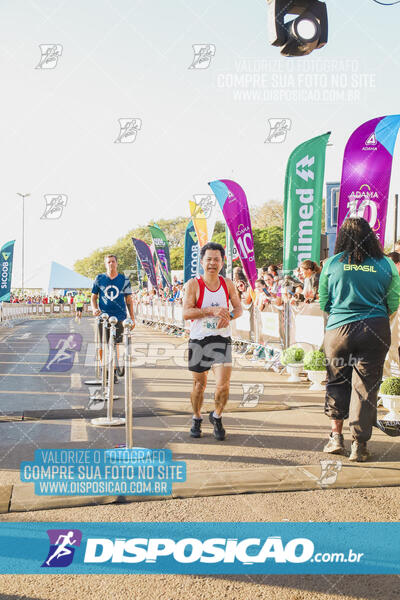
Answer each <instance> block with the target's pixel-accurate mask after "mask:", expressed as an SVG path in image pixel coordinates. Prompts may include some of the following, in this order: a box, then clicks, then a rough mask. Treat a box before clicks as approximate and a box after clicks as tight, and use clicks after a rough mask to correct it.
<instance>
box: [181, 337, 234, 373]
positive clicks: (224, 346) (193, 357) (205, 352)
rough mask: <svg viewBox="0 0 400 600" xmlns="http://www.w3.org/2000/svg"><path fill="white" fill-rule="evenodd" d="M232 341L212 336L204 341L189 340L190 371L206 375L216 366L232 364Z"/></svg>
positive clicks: (227, 338)
mask: <svg viewBox="0 0 400 600" xmlns="http://www.w3.org/2000/svg"><path fill="white" fill-rule="evenodd" d="M231 342H232V340H231V338H230V337H223V336H222V335H210V336H207V337H205V338H204V339H203V340H189V356H188V359H189V371H194V372H196V373H204V371H209V370H210V369H211V367H212V366H213V365H216V364H231V363H232V343H231Z"/></svg>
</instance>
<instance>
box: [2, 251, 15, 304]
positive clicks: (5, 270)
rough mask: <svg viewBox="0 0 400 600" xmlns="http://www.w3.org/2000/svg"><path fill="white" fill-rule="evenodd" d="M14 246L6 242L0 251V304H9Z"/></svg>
mask: <svg viewBox="0 0 400 600" xmlns="http://www.w3.org/2000/svg"><path fill="white" fill-rule="evenodd" d="M14 244H15V240H13V241H12V242H7V243H6V244H4V246H3V247H2V249H1V250H0V278H1V283H0V302H10V291H11V275H12V266H13V255H14Z"/></svg>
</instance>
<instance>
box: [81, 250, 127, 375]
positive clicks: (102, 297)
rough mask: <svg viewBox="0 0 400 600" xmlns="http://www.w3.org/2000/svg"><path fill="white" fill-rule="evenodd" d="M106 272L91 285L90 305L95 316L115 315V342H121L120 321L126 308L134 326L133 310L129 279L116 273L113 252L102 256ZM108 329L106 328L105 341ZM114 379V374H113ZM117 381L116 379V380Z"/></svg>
mask: <svg viewBox="0 0 400 600" xmlns="http://www.w3.org/2000/svg"><path fill="white" fill-rule="evenodd" d="M104 263H105V265H106V273H101V274H100V275H97V277H96V279H95V280H94V283H93V287H92V299H91V305H92V310H93V315H94V316H95V317H97V316H98V315H100V314H101V313H103V312H105V313H107V314H108V315H109V316H110V317H117V319H118V323H117V326H116V328H117V335H116V340H115V341H116V343H117V344H120V343H121V342H122V334H123V325H122V322H123V321H124V319H126V318H127V310H126V309H127V308H128V311H129V317H130V318H131V319H132V321H133V325H132V329H133V328H134V327H135V315H134V312H133V296H132V288H131V284H130V282H129V279H128V278H127V277H126V276H125V275H122V274H121V273H118V261H117V257H116V256H115V254H107V256H106V257H105V258H104ZM109 332H110V330H109V329H107V342H108V339H109V335H110V334H109ZM101 338H102V327H100V340H101ZM114 379H115V380H116V376H114ZM116 382H117V380H116Z"/></svg>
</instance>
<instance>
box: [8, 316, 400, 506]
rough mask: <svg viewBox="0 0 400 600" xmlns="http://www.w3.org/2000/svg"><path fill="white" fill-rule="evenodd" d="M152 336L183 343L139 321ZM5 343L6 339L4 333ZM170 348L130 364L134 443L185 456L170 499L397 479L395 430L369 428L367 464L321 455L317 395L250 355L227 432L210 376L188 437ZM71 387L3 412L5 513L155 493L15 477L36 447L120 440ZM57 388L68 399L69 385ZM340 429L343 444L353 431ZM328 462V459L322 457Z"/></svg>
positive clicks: (236, 385)
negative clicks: (117, 492)
mask: <svg viewBox="0 0 400 600" xmlns="http://www.w3.org/2000/svg"><path fill="white" fill-rule="evenodd" d="M63 321H64V323H66V321H65V320H63ZM53 322H54V321H53ZM89 327H90V323H89V320H88V322H87V323H85V324H82V329H81V330H80V331H81V332H82V335H84V336H85V335H86V336H87V338H88V339H90V336H91V331H90V330H89ZM150 334H151V343H152V344H163V343H165V342H167V345H168V348H169V350H170V351H171V344H173V346H178V345H181V344H182V339H181V338H174V337H173V336H167V335H166V334H160V333H159V332H154V331H153V330H149V329H145V328H143V327H140V328H138V330H137V333H136V337H137V339H138V340H143V341H144V342H146V340H148V339H149V335H150ZM8 343H12V342H11V341H10V338H8ZM173 354H174V352H173V351H171V357H170V358H169V360H165V358H164V359H163V360H162V362H161V364H158V363H157V360H154V359H151V361H150V364H147V365H142V366H138V367H136V368H135V370H134V423H133V435H134V438H133V439H134V446H137V447H146V448H169V449H170V450H172V452H173V458H174V460H184V461H186V464H187V480H186V482H185V483H179V484H174V487H173V494H172V497H173V498H190V497H199V496H212V495H216V496H219V495H225V494H245V493H254V492H277V491H280V492H284V491H295V490H314V489H324V488H327V487H330V488H357V487H380V486H396V485H400V439H399V438H390V437H388V436H385V435H384V434H383V433H382V432H380V431H379V430H377V429H374V433H373V438H372V440H371V443H370V444H369V447H370V450H371V452H372V455H373V456H372V462H368V463H364V464H354V463H350V462H349V461H348V460H347V458H346V457H340V456H330V455H326V454H324V453H323V452H322V448H323V446H324V443H325V442H326V438H327V435H328V431H329V421H328V419H327V418H326V417H325V416H324V414H323V401H324V398H323V393H319V392H310V391H309V385H310V384H309V382H306V380H305V379H304V381H303V382H302V383H300V384H298V385H297V384H290V383H288V381H287V380H288V376H287V375H279V374H276V373H274V372H270V371H268V372H267V371H265V369H263V368H262V366H261V365H260V364H259V363H254V362H251V361H247V364H241V365H238V366H237V368H236V369H235V370H234V373H233V377H232V389H231V396H230V401H229V404H228V406H227V410H226V412H225V413H224V420H223V422H224V426H225V428H226V430H227V438H226V440H225V441H224V442H218V441H216V440H215V438H214V437H213V434H212V427H211V425H210V423H209V422H208V415H207V413H208V412H209V411H211V410H212V408H213V399H212V394H213V389H214V385H213V381H212V375H211V376H210V382H209V389H208V390H207V392H206V397H205V404H204V410H203V416H204V421H203V437H202V438H201V439H197V440H195V439H192V438H190V436H189V429H190V425H191V410H190V401H189V398H190V389H191V378H190V374H189V373H188V372H187V371H186V370H184V369H183V368H182V366H181V365H176V364H175V362H174V358H173ZM81 365H83V361H81V360H80V361H79V373H80V375H81V378H82V380H84V379H85V377H86V378H87V377H90V375H91V373H90V370H88V369H86V370H85V369H84V367H83V366H81ZM74 368H75V367H74ZM16 370H18V366H17V368H16V369H14V370H13V373H12V376H13V379H11V378H10V381H12V385H15V384H14V381H15V380H16V372H15V371H16ZM34 376H35V375H34V374H33V375H32V377H34ZM7 380H8V378H7V375H6V376H5V378H4V379H3V381H2V392H3V393H4V394H7V393H8V392H7V386H6V385H5V383H4V382H7ZM254 386H258V387H257V389H256V388H255V387H254ZM260 386H261V387H260ZM249 387H252V388H253V391H254V389H256V391H257V393H256V394H255V395H254V394H253V395H252V396H251V397H249V396H248V394H247V392H248V389H249ZM116 391H117V393H119V394H120V395H121V396H123V386H122V384H118V386H117V388H116ZM9 394H10V396H9V399H8V403H7V405H8V406H12V405H13V400H12V398H13V397H14V396H13V394H14V395H15V397H17V398H18V389H16V390H14V389H13V388H12V389H11V390H10V391H9ZM70 394H71V397H72V400H73V402H71V403H70V404H69V406H70V408H68V409H57V408H51V405H50V406H49V405H48V404H46V405H45V406H43V408H40V399H39V401H38V404H39V408H35V404H36V398H34V402H31V405H32V408H30V409H29V410H27V409H26V405H27V404H26V401H24V405H23V406H24V409H23V410H14V411H10V410H8V411H7V412H5V413H3V414H2V419H1V420H2V421H3V422H2V423H1V427H2V436H1V439H0V449H1V457H2V459H1V462H0V465H1V471H0V511H1V512H3V513H4V512H8V511H27V510H41V509H44V508H61V507H73V506H85V505H90V504H105V503H107V504H108V503H113V502H117V501H125V502H135V501H145V500H152V499H153V500H154V499H155V497H154V496H152V497H141V496H127V497H123V498H121V497H116V496H108V497H98V496H96V497H85V496H81V497H80V496H76V497H65V496H64V497H62V496H60V497H57V496H55V497H48V496H35V494H34V490H33V484H30V483H20V480H19V465H20V462H21V461H22V460H33V458H34V451H35V450H36V449H37V448H62V449H67V448H113V447H115V446H116V445H118V444H121V443H123V442H124V441H125V431H124V428H123V427H111V428H106V427H94V426H93V425H92V424H91V423H90V420H91V418H93V417H95V416H98V414H96V413H94V412H93V411H88V410H87V399H88V396H87V390H86V388H85V386H83V385H82V387H81V388H80V389H77V390H74V391H73V392H70ZM246 394H247V396H246ZM61 395H62V397H63V398H64V399H65V398H66V396H65V392H61ZM21 406H22V405H21ZM103 412H104V411H103ZM384 412H385V411H383V412H382V415H383V414H384ZM115 414H123V399H121V400H119V401H116V402H115ZM345 437H346V438H347V446H348V448H349V447H350V434H349V431H347V432H345ZM327 460H328V461H332V463H331V464H330V465H327V464H326V462H325V461H327ZM321 461H323V463H322V464H321ZM158 498H159V499H162V497H158ZM168 498H169V497H167V498H166V499H168Z"/></svg>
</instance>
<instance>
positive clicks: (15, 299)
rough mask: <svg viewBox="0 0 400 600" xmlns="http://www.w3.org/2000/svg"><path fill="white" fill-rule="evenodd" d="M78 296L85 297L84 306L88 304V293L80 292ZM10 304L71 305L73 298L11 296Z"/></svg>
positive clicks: (39, 295)
mask: <svg viewBox="0 0 400 600" xmlns="http://www.w3.org/2000/svg"><path fill="white" fill-rule="evenodd" d="M79 293H80V294H83V295H84V296H85V304H89V302H90V292H85V291H80V292H79ZM10 303H11V304H18V303H20V304H22V303H23V304H73V303H74V296H73V295H72V294H71V295H67V294H65V295H61V294H58V295H56V294H55V295H54V296H50V295H47V294H34V295H29V294H15V293H14V294H13V293H12V294H11V295H10Z"/></svg>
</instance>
